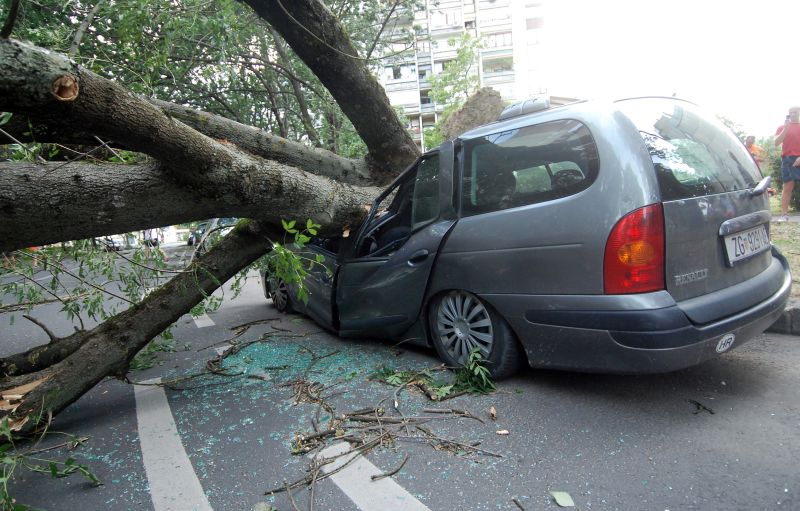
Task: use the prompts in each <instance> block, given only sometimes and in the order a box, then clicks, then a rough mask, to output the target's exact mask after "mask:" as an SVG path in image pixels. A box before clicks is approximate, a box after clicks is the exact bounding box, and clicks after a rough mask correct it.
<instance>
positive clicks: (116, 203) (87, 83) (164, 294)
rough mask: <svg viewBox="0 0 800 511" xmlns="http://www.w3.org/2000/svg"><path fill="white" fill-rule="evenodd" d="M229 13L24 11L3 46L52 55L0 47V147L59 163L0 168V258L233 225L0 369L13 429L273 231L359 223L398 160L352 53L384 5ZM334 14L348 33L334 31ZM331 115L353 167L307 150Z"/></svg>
mask: <svg viewBox="0 0 800 511" xmlns="http://www.w3.org/2000/svg"><path fill="white" fill-rule="evenodd" d="M246 4H247V5H249V6H250V7H252V8H253V10H254V12H255V14H253V11H250V10H249V8H248V7H247V6H246V5H244V4H239V3H231V2H220V3H204V2H199V1H194V0H184V1H179V2H174V1H170V2H133V1H131V2H114V3H111V2H108V3H106V2H98V3H81V2H69V3H67V4H60V3H56V2H37V3H33V2H25V3H24V4H23V5H22V9H21V13H20V18H19V20H18V25H17V28H16V30H18V34H19V35H20V36H24V37H27V38H30V39H34V40H35V41H36V42H37V43H39V44H43V45H44V44H46V45H47V46H49V47H50V48H53V49H56V50H60V51H61V52H62V53H53V52H48V51H46V50H44V49H43V48H41V47H37V46H35V45H31V44H27V43H22V42H20V41H17V40H14V39H5V40H2V41H0V111H5V112H10V113H11V114H13V115H12V116H11V118H10V119H9V118H8V116H7V115H6V116H5V121H7V122H6V123H5V124H4V126H2V128H3V133H2V134H0V135H2V136H5V137H8V141H16V142H15V143H17V145H22V143H34V145H35V146H41V145H42V144H45V143H48V144H49V143H55V144H58V145H56V146H55V147H57V148H59V150H62V151H64V152H66V151H72V152H71V153H70V156H63V158H64V159H65V160H66V161H59V162H47V161H43V160H45V158H44V157H42V156H41V154H39V155H37V156H38V158H28V159H29V160H33V161H6V162H0V251H3V252H10V251H14V250H17V249H21V248H23V247H26V246H31V245H42V244H49V243H54V242H58V241H63V240H70V239H81V238H88V237H94V236H101V235H106V234H112V233H118V232H127V231H134V230H140V229H144V228H148V227H153V226H160V225H169V224H174V223H180V222H187V221H191V220H198V219H203V218H209V217H213V216H237V217H246V218H250V219H251V220H250V221H246V222H240V223H239V224H238V225H237V227H236V228H235V229H234V230H233V231H232V233H231V234H230V235H228V236H227V237H226V238H225V239H224V240H223V241H222V242H221V243H220V244H219V245H218V246H216V247H215V248H214V249H212V250H210V251H209V252H207V253H206V254H204V255H203V256H202V257H200V258H198V259H197V260H196V261H195V262H194V263H193V264H192V265H191V266H190V267H189V268H187V270H186V271H184V272H182V273H179V274H177V275H176V276H175V277H173V278H172V279H170V280H169V281H167V282H166V284H164V285H163V286H161V287H160V288H159V289H157V290H155V291H153V292H151V293H149V294H148V295H147V296H146V297H145V298H144V299H142V300H141V301H139V302H138V303H131V304H130V306H129V307H127V308H126V309H125V310H123V311H122V312H119V313H117V314H115V315H113V316H111V317H109V318H108V319H106V320H105V321H104V322H102V323H101V324H100V325H98V326H96V327H94V328H87V329H78V331H76V332H75V333H74V334H72V335H70V336H69V337H67V338H63V339H54V340H53V341H52V342H50V343H48V344H46V345H43V346H40V347H37V348H35V349H34V350H31V351H30V352H28V353H23V354H19V355H16V356H11V357H7V359H5V360H0V367H2V368H3V369H4V378H3V380H2V382H0V389H14V391H13V392H12V393H11V394H13V395H14V398H13V399H9V400H7V401H5V402H0V410H2V413H3V414H5V416H6V417H7V418H8V419H9V421H10V424H11V425H12V426H13V427H14V428H15V429H22V430H31V429H33V428H34V427H35V426H36V425H37V423H40V422H41V420H42V419H43V418H45V417H48V416H50V415H52V414H55V413H58V412H59V411H60V410H62V409H63V408H64V407H66V406H68V405H69V404H70V403H72V402H73V401H75V400H76V399H77V398H78V397H80V395H82V394H83V393H84V392H86V390H88V389H90V388H91V387H92V386H93V385H95V384H96V383H97V382H98V381H100V380H101V379H102V378H104V377H106V376H108V375H123V374H124V373H125V372H126V371H127V370H128V367H129V364H130V361H131V360H132V359H133V357H134V356H135V354H136V353H137V352H138V351H139V350H141V349H142V347H144V346H145V345H146V344H147V343H148V342H149V341H150V340H151V339H152V338H153V337H155V336H156V335H158V334H159V333H160V332H162V331H163V330H164V329H166V328H168V327H169V325H171V324H172V323H173V322H174V321H176V320H177V319H178V318H179V317H180V316H181V315H183V314H185V313H186V312H188V311H189V310H190V309H192V307H194V306H196V305H197V304H198V303H200V302H201V301H202V300H203V299H204V298H205V297H207V296H209V295H210V294H211V293H212V292H213V291H214V290H215V289H216V288H217V287H219V285H220V283H222V282H225V281H227V280H228V279H229V278H231V277H232V276H233V275H235V274H236V273H237V272H239V271H241V270H242V269H243V268H246V267H247V266H248V265H249V264H251V263H252V262H253V261H255V260H257V259H258V258H259V257H261V256H262V255H263V254H264V253H266V252H267V251H268V250H270V249H271V248H272V246H273V243H272V241H271V240H272V239H278V238H279V237H282V232H283V231H282V229H281V227H280V225H281V223H280V222H281V220H282V219H284V218H290V219H291V218H296V219H305V218H309V219H313V221H314V222H315V223H316V224H318V226H319V227H318V228H319V229H321V230H322V231H323V232H340V230H341V229H342V227H344V226H346V225H354V224H355V223H356V222H358V221H359V220H360V218H361V217H362V215H363V211H364V205H365V204H369V202H370V201H371V199H372V198H373V197H374V196H375V195H376V194H377V192H378V189H377V188H375V187H374V185H379V184H384V183H386V182H388V181H389V180H390V179H392V177H393V176H395V175H396V174H397V172H399V171H400V170H401V169H402V168H403V167H405V166H406V165H407V164H408V163H410V161H412V160H413V159H414V158H415V157H416V155H417V150H416V148H415V146H414V143H413V141H412V140H411V137H410V136H409V134H408V133H407V131H406V130H405V127H404V125H403V124H402V123H400V122H399V121H398V119H397V116H396V114H395V112H394V110H393V109H392V108H391V106H390V105H389V101H388V99H387V98H386V95H385V93H384V92H383V89H382V88H381V86H380V84H378V82H377V81H376V80H375V78H374V77H373V75H372V74H371V72H370V67H369V66H370V60H368V59H367V58H366V57H365V56H362V54H367V55H374V54H377V53H376V50H375V48H376V47H377V46H378V44H379V42H376V41H377V36H378V35H379V34H380V33H382V31H383V30H385V28H386V25H387V21H386V20H387V19H388V13H389V11H391V10H397V9H398V8H401V7H403V4H402V3H401V2H394V3H392V4H385V3H383V2H331V3H330V4H329V5H328V6H326V5H324V4H322V3H321V2H319V1H317V0H295V1H293V2H286V1H285V0H283V1H280V0H264V1H256V0H250V1H248V2H246ZM3 14H4V15H5V14H6V13H5V12H4V13H3ZM256 15H257V16H258V18H254V16H256ZM349 16H351V17H352V18H351V19H352V20H353V22H354V23H356V22H357V23H359V24H360V26H361V27H362V28H359V29H358V30H360V32H358V34H359V36H356V37H350V36H349V35H348V32H347V30H346V29H345V28H344V26H343V25H344V23H345V22H346V21H347V19H349V18H348V17H349ZM254 20H257V21H258V22H254ZM264 22H266V23H268V24H269V27H271V29H272V30H269V27H267V26H266V25H265V24H264ZM364 27H368V28H370V30H367V29H366V28H364ZM362 36H363V37H362ZM370 36H375V38H371V37H370ZM359 37H360V38H359ZM281 39H283V41H284V42H285V43H286V47H283V43H281V41H280V40H281ZM290 49H291V50H290ZM63 52H70V55H71V56H72V60H70V58H68V57H67V56H66V55H64V54H63ZM122 83H124V84H125V86H124V87H123V86H122V85H121V84H122ZM330 98H333V99H334V100H335V103H336V105H337V106H334V105H333V102H331V101H330ZM304 101H305V103H303V102H304ZM201 109H206V110H210V111H204V110H201ZM345 116H346V118H347V120H348V121H349V122H350V123H352V126H353V129H354V131H355V132H356V133H358V134H359V136H360V138H361V139H362V141H363V144H364V145H363V147H364V148H366V155H365V156H364V157H363V158H347V157H343V156H340V155H337V154H335V153H334V152H331V151H329V150H325V149H321V148H317V147H315V146H324V147H328V148H332V149H335V150H338V149H341V148H342V144H341V141H342V130H344V129H345V126H346V125H347V122H346V121H345V120H344V117H345ZM249 123H252V124H254V125H255V126H249V125H248V124H249ZM276 134H280V135H283V136H276ZM98 141H99V142H98ZM98 143H100V145H99V146H98ZM76 147H80V148H82V149H79V150H75V149H73V148H76ZM87 147H94V148H97V147H101V148H102V149H103V150H108V151H109V152H110V153H111V154H113V155H115V158H117V162H116V163H112V162H108V161H98V160H97V159H95V160H93V162H92V163H87V162H86V161H85V159H86V158H87V157H89V156H91V154H92V152H93V151H95V149H89V150H87V149H86V148H87ZM23 149H24V150H25V151H26V154H27V151H29V149H28V147H27V146H25V147H24V148H23ZM121 149H124V150H127V151H130V153H121V152H120V150H121ZM348 151H351V152H353V153H357V152H359V151H356V150H352V147H349V146H348ZM73 153H78V154H79V156H74V157H73V156H72V154H73ZM126 154H141V155H142V156H135V157H131V158H128V157H120V156H124V155H126ZM48 156H50V155H49V154H48ZM119 161H124V162H126V163H127V164H121V163H119ZM8 394H9V393H8V392H6V395H8Z"/></svg>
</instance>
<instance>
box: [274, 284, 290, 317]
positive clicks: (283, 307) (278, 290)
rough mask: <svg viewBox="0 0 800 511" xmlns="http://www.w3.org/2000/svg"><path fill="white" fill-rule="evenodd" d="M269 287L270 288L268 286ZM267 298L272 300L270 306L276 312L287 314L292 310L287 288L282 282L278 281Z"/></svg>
mask: <svg viewBox="0 0 800 511" xmlns="http://www.w3.org/2000/svg"><path fill="white" fill-rule="evenodd" d="M270 287H271V286H270ZM269 297H270V298H271V299H272V305H273V307H275V309H277V310H278V312H285V313H289V312H292V311H293V310H294V308H293V307H292V297H291V296H290V295H289V286H287V285H286V282H284V281H283V280H278V282H276V284H275V288H274V289H272V288H271V289H270V291H269Z"/></svg>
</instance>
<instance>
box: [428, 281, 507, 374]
mask: <svg viewBox="0 0 800 511" xmlns="http://www.w3.org/2000/svg"><path fill="white" fill-rule="evenodd" d="M436 336H437V337H438V340H439V342H440V343H441V346H442V348H444V350H445V351H446V352H447V353H448V354H449V355H450V356H451V357H452V358H453V359H454V360H456V361H458V363H459V364H465V363H466V362H467V358H468V356H469V352H470V351H472V350H473V349H474V348H478V349H479V350H480V352H481V355H483V358H485V359H486V358H488V357H489V354H490V353H491V352H492V348H493V346H494V331H493V328H492V319H491V317H490V316H489V311H488V310H486V307H484V306H483V304H482V303H481V302H480V300H478V299H477V298H476V297H474V296H472V295H470V294H468V293H464V292H461V291H456V292H453V293H450V294H448V295H446V296H445V297H443V298H442V300H441V301H440V302H439V307H438V308H437V310H436Z"/></svg>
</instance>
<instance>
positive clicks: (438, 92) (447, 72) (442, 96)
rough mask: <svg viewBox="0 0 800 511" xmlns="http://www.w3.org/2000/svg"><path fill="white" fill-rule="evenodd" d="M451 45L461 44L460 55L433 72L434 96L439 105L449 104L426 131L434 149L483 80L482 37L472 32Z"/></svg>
mask: <svg viewBox="0 0 800 511" xmlns="http://www.w3.org/2000/svg"><path fill="white" fill-rule="evenodd" d="M448 44H450V45H454V46H457V47H458V50H457V51H456V57H455V58H454V59H453V60H450V61H449V62H447V64H446V65H444V67H443V69H442V71H441V72H440V73H437V74H435V75H433V76H432V77H431V78H430V79H429V80H430V84H431V92H430V97H431V99H432V100H433V102H434V103H436V104H437V105H445V107H444V110H443V111H442V113H441V114H440V115H439V118H438V120H437V121H436V125H435V126H434V127H433V128H428V129H426V130H425V132H424V135H425V146H426V147H427V148H428V149H432V148H434V147H436V146H438V145H439V144H441V143H442V142H444V141H445V140H447V136H446V135H445V133H444V131H443V125H444V123H446V122H447V120H448V118H449V117H450V116H451V115H452V114H453V112H455V111H457V110H458V109H459V108H461V107H462V106H463V105H464V102H465V101H466V100H467V98H469V97H470V96H471V95H472V94H473V93H474V92H475V91H476V90H478V85H479V83H480V81H479V79H478V72H477V68H476V66H477V65H478V64H477V63H478V50H479V49H480V48H481V47H482V43H481V41H480V39H475V38H474V37H472V36H471V35H470V34H469V33H468V32H465V33H463V34H462V35H461V37H460V38H458V39H456V38H451V39H449V40H448Z"/></svg>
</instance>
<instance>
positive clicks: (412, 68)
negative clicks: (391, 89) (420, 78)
mask: <svg viewBox="0 0 800 511" xmlns="http://www.w3.org/2000/svg"><path fill="white" fill-rule="evenodd" d="M416 72H417V66H416V65H415V64H395V65H392V66H386V67H384V68H383V81H385V82H388V81H391V80H411V79H413V78H414V74H415V73H416Z"/></svg>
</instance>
